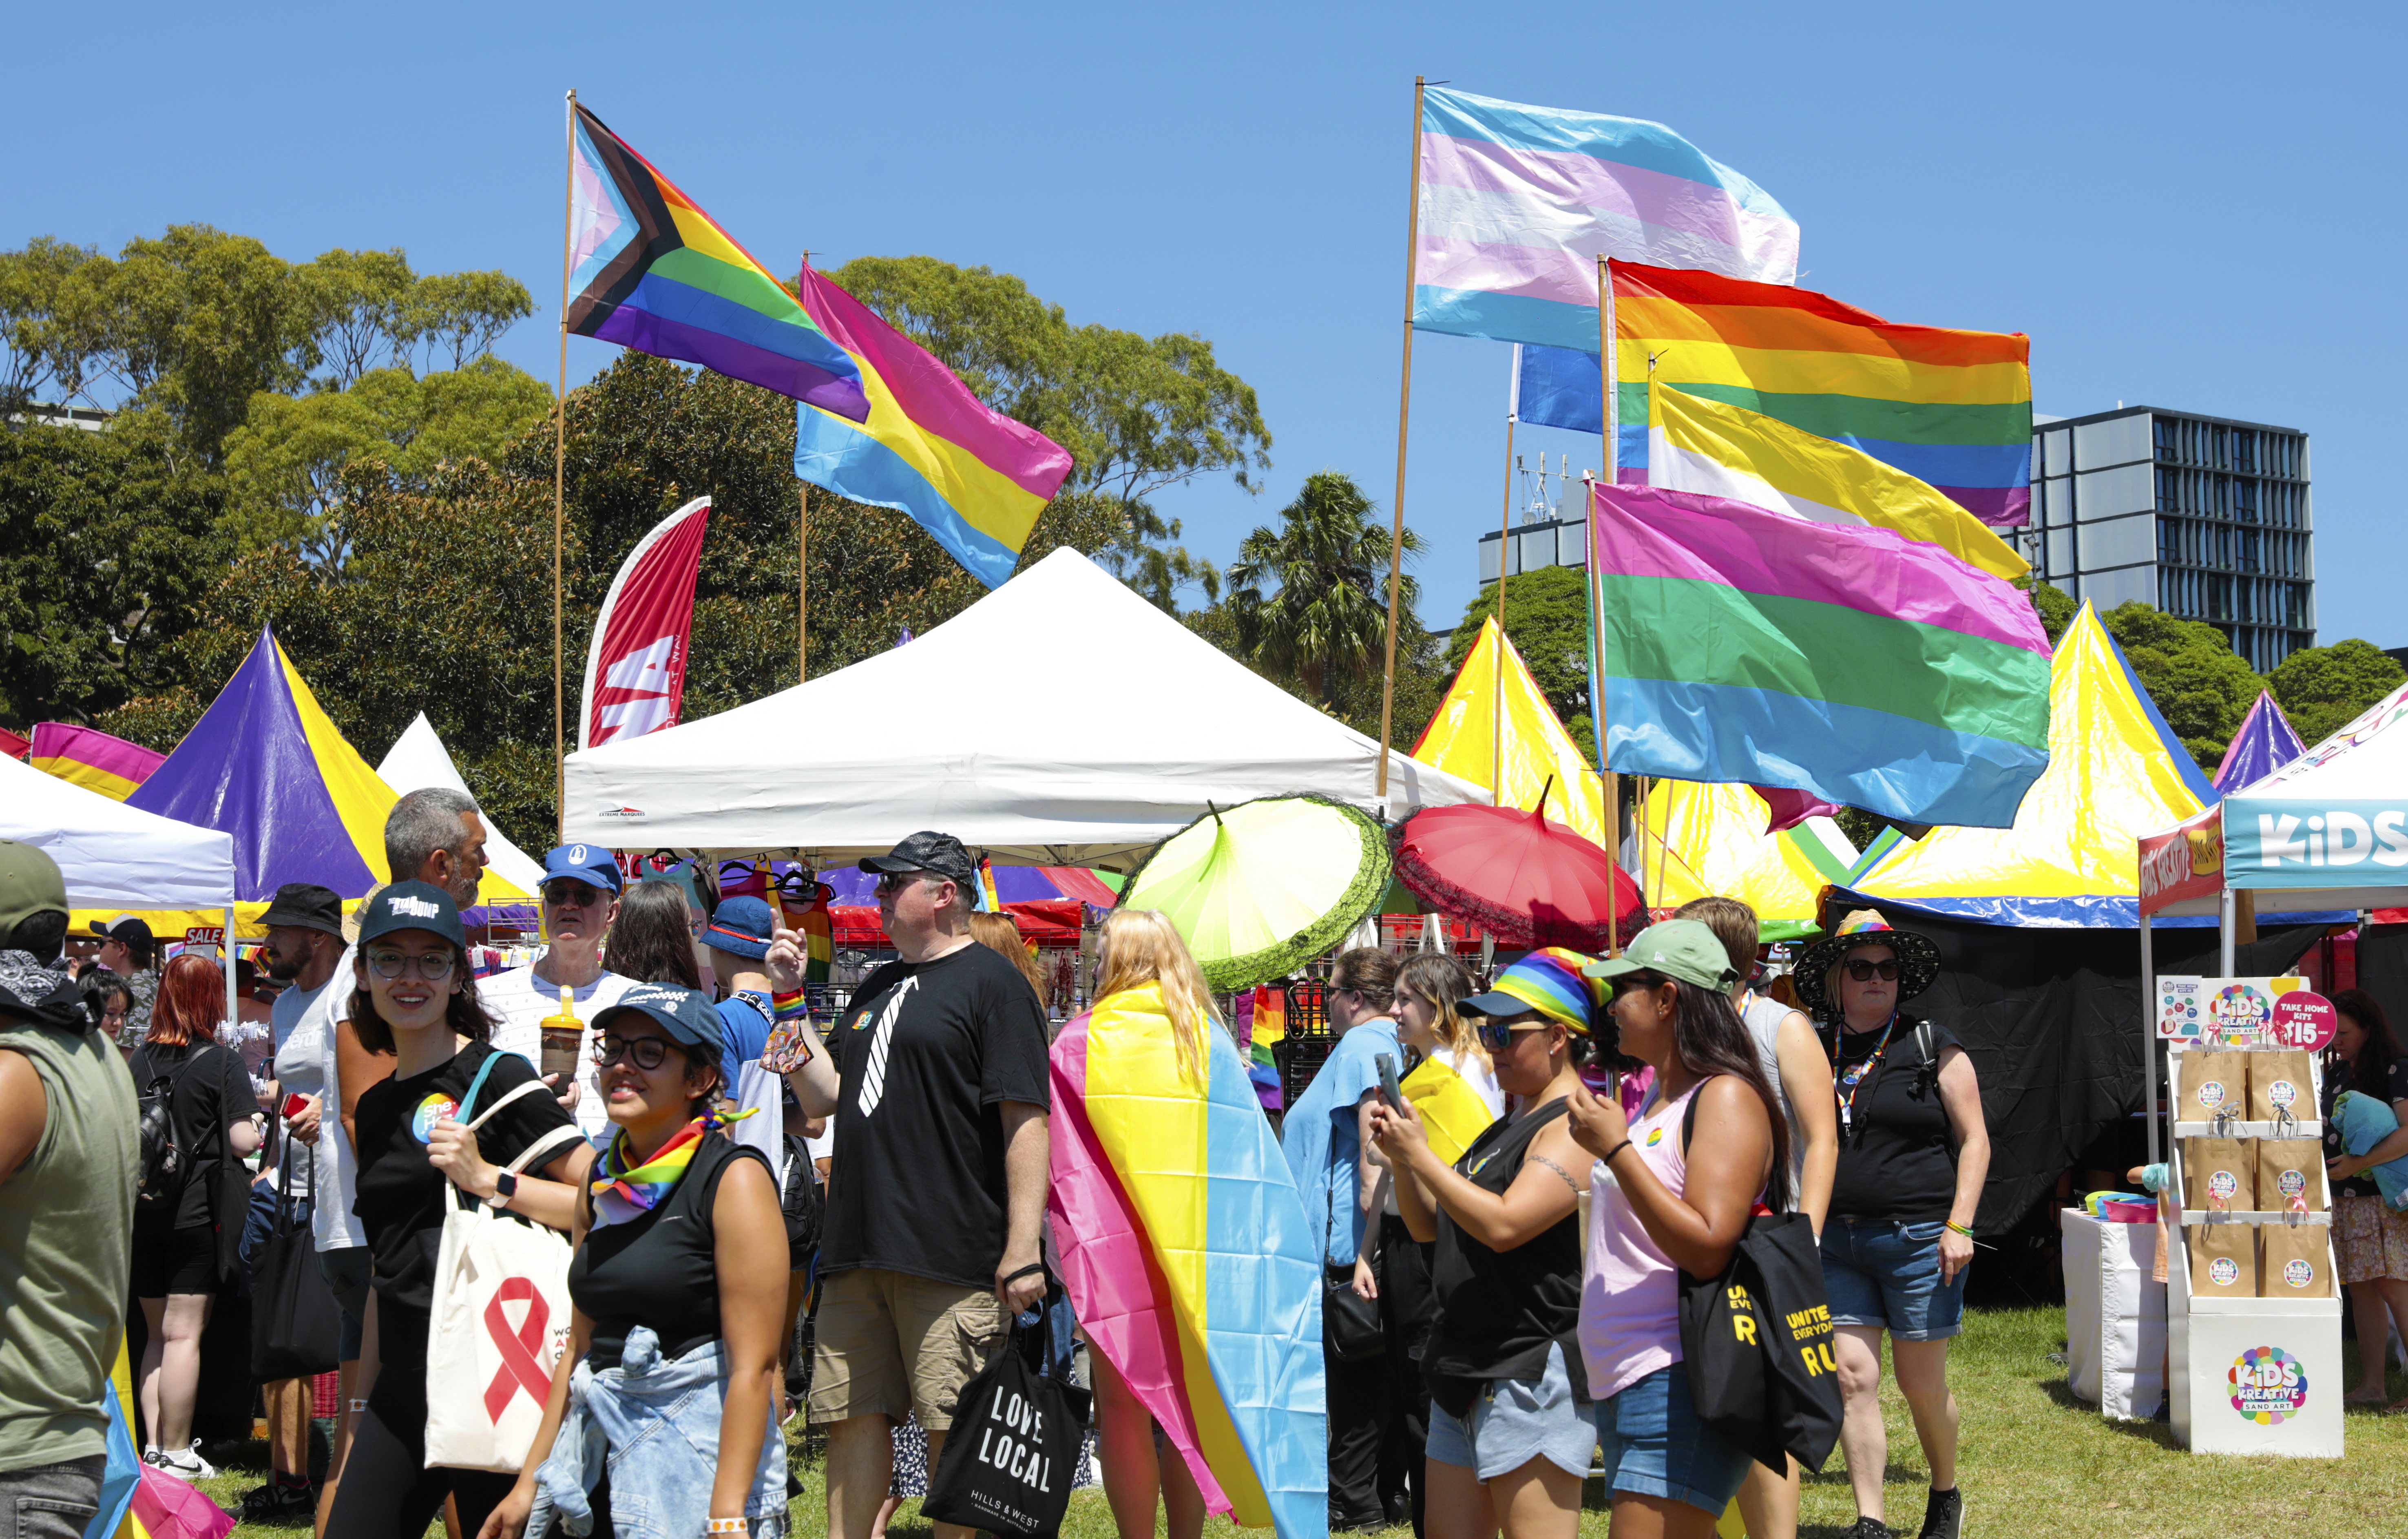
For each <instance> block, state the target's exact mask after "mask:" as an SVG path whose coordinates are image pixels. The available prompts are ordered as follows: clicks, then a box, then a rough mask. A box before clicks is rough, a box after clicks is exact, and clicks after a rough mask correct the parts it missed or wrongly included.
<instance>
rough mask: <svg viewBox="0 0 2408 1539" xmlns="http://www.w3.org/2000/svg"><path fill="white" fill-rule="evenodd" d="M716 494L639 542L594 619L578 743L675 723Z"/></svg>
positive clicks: (622, 737)
mask: <svg viewBox="0 0 2408 1539" xmlns="http://www.w3.org/2000/svg"><path fill="white" fill-rule="evenodd" d="M708 525H710V498H709V497H696V498H695V499H694V500H693V501H692V502H689V503H687V504H686V505H685V506H684V507H682V508H681V509H679V510H678V511H676V512H674V513H671V514H670V515H669V516H668V517H667V518H665V519H663V520H661V521H660V523H658V524H657V525H653V526H652V532H651V533H650V534H647V535H646V536H644V538H643V539H639V540H638V541H637V542H636V548H635V549H634V550H632V551H629V552H628V553H627V559H626V560H625V561H624V562H622V563H620V566H619V575H618V576H617V577H614V578H612V579H611V580H610V595H609V597H607V598H605V599H603V600H602V612H601V614H600V615H599V616H597V617H596V618H595V623H594V644H593V646H592V647H591V648H590V649H589V650H588V651H587V652H586V654H585V697H584V704H583V706H582V708H581V710H580V711H579V712H578V718H577V721H578V725H577V746H578V747H580V748H598V747H600V746H601V745H602V744H604V743H607V742H624V741H627V740H628V739H630V738H640V737H642V736H643V735H644V734H645V733H647V732H653V731H657V730H659V729H660V728H662V727H664V726H676V725H677V719H678V707H679V705H680V703H681V701H682V700H683V699H684V698H685V652H686V642H687V640H689V639H690V638H691V637H692V636H693V634H694V584H695V576H696V574H697V573H698V572H699V571H700V570H701V567H702V537H703V533H704V531H705V529H706V528H707V526H708Z"/></svg>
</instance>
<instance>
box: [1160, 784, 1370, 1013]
mask: <svg viewBox="0 0 2408 1539" xmlns="http://www.w3.org/2000/svg"><path fill="white" fill-rule="evenodd" d="M1208 805H1209V803H1208ZM1389 873H1390V865H1389V855H1388V840H1387V835H1386V834H1385V832H1384V831H1383V829H1382V828H1381V827H1380V823H1379V820H1378V819H1376V818H1374V817H1372V816H1371V815H1370V814H1369V813H1365V812H1361V811H1358V810H1357V809H1355V808H1353V807H1349V806H1347V805H1345V804H1344V803H1343V802H1337V801H1331V800H1329V799H1328V798H1326V797H1315V796H1287V797H1264V798H1259V799H1257V800H1254V801H1241V802H1240V803H1239V804H1238V805H1236V806H1235V807H1223V808H1214V809H1213V810H1212V811H1211V813H1208V814H1206V815H1205V816H1203V817H1199V818H1197V820H1196V821H1195V822H1193V823H1191V824H1189V825H1188V826H1187V827H1184V828H1182V829H1180V830H1179V832H1177V833H1175V834H1173V835H1171V836H1170V837H1169V838H1168V839H1166V840H1164V841H1162V842H1161V843H1159V844H1157V845H1155V846H1154V850H1153V852H1152V853H1151V854H1149V855H1148V856H1146V857H1145V861H1144V863H1143V864H1142V865H1140V866H1139V867H1138V869H1137V870H1136V871H1135V872H1133V873H1132V874H1131V875H1130V877H1129V879H1128V882H1127V883H1126V884H1125V885H1124V886H1123V887H1122V888H1121V901H1120V906H1121V907H1122V908H1125V909H1158V910H1160V911H1161V912H1162V913H1164V914H1166V915H1167V916H1168V918H1169V920H1170V922H1171V924H1173V925H1174V926H1176V927H1177V928H1178V930H1179V933H1180V934H1181V935H1182V936H1183V937H1185V938H1186V941H1187V946H1188V949H1189V950H1190V951H1192V952H1194V953H1195V954H1196V960H1197V962H1198V963H1200V964H1202V966H1203V969H1204V979H1205V981H1206V982H1207V983H1209V984H1211V985H1212V986H1213V987H1214V988H1216V989H1229V988H1246V987H1251V986H1252V985H1255V984H1260V983H1268V982H1269V980H1271V979H1273V978H1280V977H1284V976H1286V975H1287V974H1288V973H1291V972H1293V971H1296V970H1297V968H1299V967H1301V966H1302V965H1304V963H1305V962H1307V961H1308V960H1310V959H1311V958H1312V957H1314V956H1319V955H1321V954H1322V953H1323V952H1325V951H1327V950H1328V949H1329V948H1330V947H1331V946H1333V945H1336V944H1337V943H1338V942H1339V941H1340V939H1341V938H1342V937H1343V936H1344V935H1345V934H1346V932H1347V931H1348V930H1350V929H1353V928H1355V926H1356V925H1358V924H1360V923H1362V921H1363V918H1364V916H1365V915H1367V914H1369V913H1372V912H1374V911H1375V910H1376V909H1378V907H1379V906H1380V899H1381V898H1382V896H1383V895H1384V894H1385V893H1386V892H1387V890H1388V877H1389Z"/></svg>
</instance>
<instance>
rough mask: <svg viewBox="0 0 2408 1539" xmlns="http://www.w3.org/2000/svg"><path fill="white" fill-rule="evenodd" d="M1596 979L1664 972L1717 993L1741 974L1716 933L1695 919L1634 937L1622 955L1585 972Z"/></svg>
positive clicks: (1671, 921)
mask: <svg viewBox="0 0 2408 1539" xmlns="http://www.w3.org/2000/svg"><path fill="white" fill-rule="evenodd" d="M1581 971H1583V972H1584V973H1586V974H1587V975H1588V976H1589V977H1592V978H1619V977H1622V976H1624V975H1625V974H1627V973H1632V972H1660V973H1662V974H1663V975H1664V976H1665V977H1667V978H1678V979H1679V980H1681V982H1683V983H1684V984H1695V985H1698V986H1699V988H1711V989H1713V990H1714V991H1716V992H1717V993H1719V992H1721V991H1722V990H1724V989H1727V988H1728V987H1730V985H1731V983H1732V981H1733V980H1734V979H1736V978H1737V977H1738V976H1739V974H1738V973H1736V972H1733V971H1731V965H1730V953H1729V952H1728V951H1727V950H1725V949H1724V948H1723V943H1722V942H1720V941H1717V940H1715V939H1714V932H1713V930H1710V929H1708V928H1706V927H1705V926H1703V925H1701V924H1699V922H1698V921H1697V920H1695V919H1667V920H1665V921H1663V922H1662V923H1661V924H1655V925H1650V926H1648V927H1647V928H1645V929H1642V930H1641V931H1640V932H1639V933H1638V934H1636V935H1634V936H1632V937H1631V938H1630V944H1628V945H1627V946H1625V947H1624V948H1623V951H1622V955H1621V956H1613V957H1608V958H1607V959H1605V960H1604V961H1601V962H1591V963H1590V964H1589V965H1588V966H1586V967H1584V968H1583V969H1581Z"/></svg>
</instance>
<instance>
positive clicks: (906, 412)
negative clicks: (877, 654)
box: [795, 267, 1070, 639]
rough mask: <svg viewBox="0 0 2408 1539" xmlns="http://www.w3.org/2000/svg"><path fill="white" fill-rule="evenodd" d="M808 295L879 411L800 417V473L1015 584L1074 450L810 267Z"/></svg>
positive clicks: (974, 572) (996, 583)
mask: <svg viewBox="0 0 2408 1539" xmlns="http://www.w3.org/2000/svg"><path fill="white" fill-rule="evenodd" d="M802 295H803V308H804V309H806V310H808V311H809V312H810V317H811V320H812V321H813V322H814V323H815V324H817V325H818V326H819V327H820V328H821V329H822V330H823V331H824V332H825V333H826V334H827V335H828V336H830V337H832V338H836V340H837V342H838V343H839V345H841V346H842V347H843V348H844V350H845V351H846V352H847V353H848V354H849V355H850V356H852V357H853V359H854V360H855V361H856V362H858V363H859V365H860V367H861V382H862V388H863V389H864V390H865V391H867V393H868V399H869V410H868V412H867V415H863V414H860V413H855V412H836V411H827V410H818V409H817V408H816V405H815V403H811V402H809V401H806V402H805V403H804V404H803V405H802V406H800V407H798V408H796V411H795V474H796V475H797V476H800V477H801V478H802V479H803V480H805V481H808V482H810V483H811V484H812V485H814V486H824V487H826V488H827V489H828V490H829V491H831V492H834V493H835V494H836V495H837V496H840V497H847V498H850V499H851V500H853V501H854V502H867V503H869V504H872V505H873V506H876V507H880V508H894V509H897V510H899V511H903V512H906V513H909V514H910V515H911V517H912V518H913V519H915V520H916V521H918V523H919V525H920V526H921V527H922V528H924V529H925V530H927V531H928V533H930V534H931V535H934V536H935V537H936V539H937V543H938V544H939V545H942V546H943V547H944V548H945V550H946V551H947V552H948V553H949V554H951V555H952V556H953V559H954V560H956V561H958V562H960V563H961V564H962V565H963V567H964V568H968V571H969V574H970V575H971V576H972V577H975V578H977V579H978V580H979V581H980V582H982V583H985V584H986V585H987V586H988V587H990V588H999V587H1001V586H1003V584H1004V583H1005V582H1006V581H1007V580H1009V579H1010V578H1011V568H1013V567H1014V566H1016V565H1017V564H1018V563H1019V561H1020V548H1021V547H1022V546H1023V545H1025V544H1026V543H1027V542H1028V531H1029V530H1031V529H1033V528H1035V527H1036V526H1037V515H1038V514H1039V513H1041V512H1043V511H1045V505H1046V504H1047V503H1049V502H1051V501H1053V500H1054V493H1055V492H1056V491H1058V490H1060V488H1061V485H1062V482H1063V481H1064V479H1065V478H1067V477H1068V475H1069V474H1070V452H1069V451H1068V450H1067V449H1065V448H1063V447H1062V446H1061V445H1060V444H1058V443H1055V442H1054V440H1053V439H1049V438H1047V437H1046V436H1045V435H1044V434H1042V433H1039V431H1037V429H1035V428H1033V427H1029V426H1027V425H1025V424H1021V423H1016V422H1014V421H1012V420H1011V418H1010V417H1007V416H1005V415H1004V414H1003V413H1002V412H1000V411H997V410H994V409H993V408H991V407H989V406H988V405H987V404H986V403H985V402H983V401H982V400H980V399H979V398H978V397H977V396H975V395H972V394H971V393H970V388H969V386H968V385H966V384H964V383H962V381H960V380H958V379H956V378H955V377H954V375H953V370H951V369H949V368H947V367H945V366H944V365H943V364H941V363H939V362H938V361H937V357H936V355H935V354H934V353H932V352H928V350H927V349H925V348H924V347H922V346H920V344H919V343H917V342H914V341H913V340H911V338H909V337H906V336H904V335H903V334H902V333H901V332H899V331H897V330H896V329H895V328H894V327H893V326H890V325H888V324H886V323H885V322H884V321H882V320H881V319H880V318H879V316H878V314H877V312H876V311H874V310H872V309H870V308H869V307H868V306H867V305H865V304H863V303H862V302H861V301H860V300H858V299H855V298H854V297H853V295H849V294H847V293H845V292H844V290H842V289H841V288H839V287H838V286H837V285H836V284H834V283H831V282H829V281H828V280H827V279H825V278H824V277H822V276H821V275H820V274H819V273H816V272H814V271H812V270H811V269H810V268H809V267H806V268H804V269H803V276H802ZM848 419H849V420H848ZM856 424H858V425H856ZM907 639H908V638H907Z"/></svg>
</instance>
